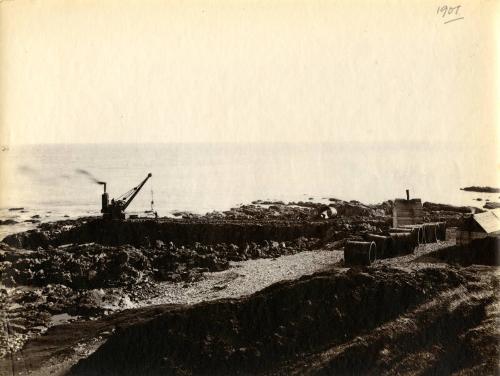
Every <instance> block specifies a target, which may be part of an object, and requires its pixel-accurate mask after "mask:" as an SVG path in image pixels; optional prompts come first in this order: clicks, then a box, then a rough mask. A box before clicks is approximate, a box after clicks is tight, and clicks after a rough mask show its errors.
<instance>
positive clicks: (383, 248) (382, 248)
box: [366, 234, 391, 259]
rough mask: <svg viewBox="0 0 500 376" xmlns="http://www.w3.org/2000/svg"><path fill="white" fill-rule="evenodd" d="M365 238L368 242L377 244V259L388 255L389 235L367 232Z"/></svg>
mask: <svg viewBox="0 0 500 376" xmlns="http://www.w3.org/2000/svg"><path fill="white" fill-rule="evenodd" d="M366 240H367V241H369V242H374V243H375V245H376V246H377V248H376V251H377V256H376V258H377V259H382V258H387V257H390V255H389V247H390V246H391V237H390V236H383V235H375V234H367V235H366Z"/></svg>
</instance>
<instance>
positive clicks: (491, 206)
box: [483, 201, 500, 209]
mask: <svg viewBox="0 0 500 376" xmlns="http://www.w3.org/2000/svg"><path fill="white" fill-rule="evenodd" d="M483 208H485V209H498V208H500V202H493V201H490V202H487V203H486V204H484V206H483Z"/></svg>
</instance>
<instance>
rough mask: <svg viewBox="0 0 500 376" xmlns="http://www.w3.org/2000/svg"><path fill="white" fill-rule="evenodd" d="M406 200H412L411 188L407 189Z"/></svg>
mask: <svg viewBox="0 0 500 376" xmlns="http://www.w3.org/2000/svg"><path fill="white" fill-rule="evenodd" d="M406 200H407V201H410V190H409V189H407V190H406Z"/></svg>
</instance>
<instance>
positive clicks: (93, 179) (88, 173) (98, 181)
mask: <svg viewBox="0 0 500 376" xmlns="http://www.w3.org/2000/svg"><path fill="white" fill-rule="evenodd" d="M76 172H77V173H79V174H82V175H85V176H86V177H88V178H89V179H90V180H91V181H92V182H94V183H97V184H101V185H103V184H106V183H105V182H103V181H100V180H99V179H97V178H96V177H95V176H94V175H92V174H91V173H90V172H88V171H86V170H83V169H81V168H77V169H76Z"/></svg>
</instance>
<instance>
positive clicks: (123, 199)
mask: <svg viewBox="0 0 500 376" xmlns="http://www.w3.org/2000/svg"><path fill="white" fill-rule="evenodd" d="M151 176H153V175H151V173H149V174H148V176H146V179H144V180H143V181H142V182H141V183H140V184H139V185H138V186H137V187H134V188H132V189H131V190H130V191H128V192H126V193H124V194H122V195H121V196H120V197H118V198H117V199H116V200H115V199H112V200H111V202H109V196H108V193H107V192H106V183H105V182H99V184H101V185H104V193H103V194H102V209H101V213H102V217H103V218H104V219H125V209H127V207H128V206H129V205H130V203H131V202H132V200H133V199H134V198H135V196H137V194H138V193H139V191H140V190H141V188H142V187H143V186H144V184H146V182H147V181H148V179H149V178H150V177H151Z"/></svg>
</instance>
